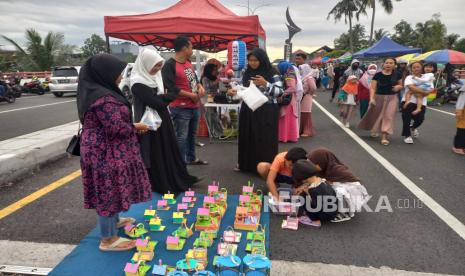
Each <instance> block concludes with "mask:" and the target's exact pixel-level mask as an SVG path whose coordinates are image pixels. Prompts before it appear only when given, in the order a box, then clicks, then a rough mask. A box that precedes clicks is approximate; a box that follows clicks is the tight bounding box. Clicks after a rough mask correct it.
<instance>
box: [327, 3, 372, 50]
mask: <svg viewBox="0 0 465 276" xmlns="http://www.w3.org/2000/svg"><path fill="white" fill-rule="evenodd" d="M360 7H361V2H360V0H340V1H339V2H338V3H337V4H336V5H335V6H334V7H333V8H332V9H331V11H329V13H328V16H327V18H326V19H327V20H329V18H331V16H333V17H334V22H338V21H340V20H341V19H342V18H343V17H344V22H345V23H346V24H347V21H348V22H349V35H348V38H349V49H350V51H351V52H352V53H353V52H354V43H353V36H352V35H350V34H351V33H352V18H353V17H354V14H355V17H356V18H357V20H358V18H359V15H360V14H361V13H363V14H366V12H364V11H361V12H360V13H358V12H357V11H358V10H359V9H360Z"/></svg>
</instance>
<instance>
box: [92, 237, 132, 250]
mask: <svg viewBox="0 0 465 276" xmlns="http://www.w3.org/2000/svg"><path fill="white" fill-rule="evenodd" d="M124 242H132V245H130V246H126V247H118V246H119V245H121V244H122V243H124ZM135 247H136V243H135V242H134V241H133V240H130V239H126V238H121V237H119V238H118V239H117V240H116V241H114V242H113V243H112V244H110V245H108V246H102V243H100V246H99V249H100V250H101V251H104V252H120V251H128V250H132V249H133V248H135Z"/></svg>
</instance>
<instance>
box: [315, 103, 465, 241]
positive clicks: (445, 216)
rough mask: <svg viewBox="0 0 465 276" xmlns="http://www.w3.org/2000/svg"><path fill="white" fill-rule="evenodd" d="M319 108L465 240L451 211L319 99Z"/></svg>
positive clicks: (461, 227)
mask: <svg viewBox="0 0 465 276" xmlns="http://www.w3.org/2000/svg"><path fill="white" fill-rule="evenodd" d="M313 102H314V103H315V104H316V106H318V108H319V109H320V110H321V111H323V113H325V114H326V115H327V116H328V117H329V118H330V119H331V120H333V121H334V123H335V124H336V125H338V126H339V127H340V128H341V129H342V130H343V131H345V132H346V133H347V134H348V135H349V136H350V137H351V138H352V139H354V140H355V142H357V143H358V144H359V145H360V146H361V147H362V148H363V149H364V150H366V151H367V152H368V154H370V155H371V156H372V157H373V158H374V159H375V160H376V161H378V162H379V163H380V164H381V165H382V166H383V167H384V168H385V169H386V170H387V171H388V172H390V173H391V174H392V175H393V176H394V177H395V178H397V180H399V182H400V183H402V185H404V186H405V187H406V188H407V189H408V190H409V191H410V192H412V193H413V194H414V195H415V196H416V197H417V198H418V199H420V200H421V201H422V202H423V203H424V204H425V205H426V206H428V207H429V208H430V209H431V211H433V213H435V214H436V215H437V216H438V217H439V218H440V219H441V220H442V221H444V222H445V223H446V224H447V225H448V226H449V227H450V228H451V229H452V230H454V231H455V233H457V234H458V235H459V236H460V237H461V238H462V239H464V240H465V225H464V224H463V223H462V222H461V221H459V220H458V219H457V218H456V217H454V216H453V215H452V214H451V213H449V211H447V210H446V209H445V208H444V207H442V206H441V205H440V204H439V203H438V202H436V201H435V200H434V199H433V198H432V197H430V196H429V195H428V194H427V193H425V192H424V191H423V190H422V189H420V188H419V187H418V186H417V185H416V184H415V183H414V182H413V181H412V180H410V179H409V178H408V177H407V176H405V175H404V174H403V173H402V172H401V171H400V170H399V169H397V168H396V167H395V166H394V165H393V164H392V163H391V162H389V161H388V160H387V159H386V158H384V157H383V156H381V154H379V153H378V152H377V151H376V150H374V149H373V148H372V147H371V146H370V145H368V144H367V143H366V142H365V141H363V140H362V138H360V137H359V136H358V135H357V134H355V133H354V132H353V131H352V130H350V129H348V128H346V127H344V126H343V125H342V123H341V122H340V121H339V120H338V119H337V118H336V117H334V116H333V114H331V113H330V112H329V111H328V110H326V109H325V108H324V107H323V106H322V105H320V104H319V103H318V102H317V101H315V100H314V101H313Z"/></svg>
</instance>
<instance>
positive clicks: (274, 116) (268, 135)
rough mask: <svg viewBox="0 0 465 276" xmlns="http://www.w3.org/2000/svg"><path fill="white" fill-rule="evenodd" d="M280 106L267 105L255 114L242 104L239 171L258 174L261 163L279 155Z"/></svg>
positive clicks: (271, 160) (270, 160)
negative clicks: (258, 166)
mask: <svg viewBox="0 0 465 276" xmlns="http://www.w3.org/2000/svg"><path fill="white" fill-rule="evenodd" d="M278 121H279V106H278V105H277V104H272V103H267V104H264V105H263V106H261V107H260V108H258V109H257V110H255V112H253V111H252V110H251V109H250V108H249V107H248V106H247V105H246V104H245V103H242V106H241V112H240V115H239V169H240V170H241V171H247V172H257V165H258V163H260V162H269V163H271V162H273V159H274V157H275V156H276V155H277V154H278Z"/></svg>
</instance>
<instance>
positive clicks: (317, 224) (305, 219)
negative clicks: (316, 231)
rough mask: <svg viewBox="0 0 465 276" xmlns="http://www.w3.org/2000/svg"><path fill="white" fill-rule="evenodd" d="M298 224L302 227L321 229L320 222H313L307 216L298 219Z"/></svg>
mask: <svg viewBox="0 0 465 276" xmlns="http://www.w3.org/2000/svg"><path fill="white" fill-rule="evenodd" d="M299 223H301V224H303V225H308V226H313V227H321V222H320V221H313V220H311V219H310V218H309V217H307V216H301V217H299Z"/></svg>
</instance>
